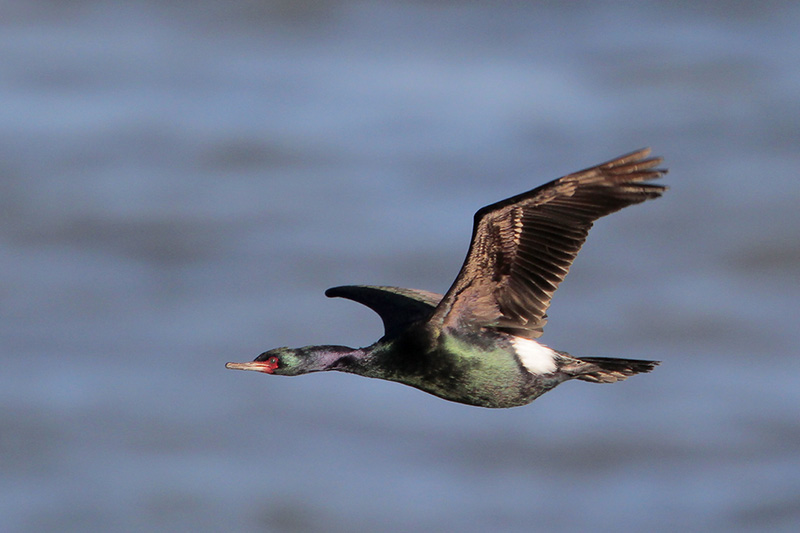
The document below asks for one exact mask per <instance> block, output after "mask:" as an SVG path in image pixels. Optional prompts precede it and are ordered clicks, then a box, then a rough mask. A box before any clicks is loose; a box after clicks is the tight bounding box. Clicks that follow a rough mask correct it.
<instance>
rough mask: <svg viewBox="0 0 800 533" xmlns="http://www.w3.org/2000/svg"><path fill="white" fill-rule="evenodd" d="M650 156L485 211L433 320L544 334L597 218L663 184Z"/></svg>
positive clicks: (626, 158) (614, 163)
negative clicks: (558, 295)
mask: <svg viewBox="0 0 800 533" xmlns="http://www.w3.org/2000/svg"><path fill="white" fill-rule="evenodd" d="M649 154H650V150H649V149H642V150H638V151H636V152H632V153H630V154H626V155H623V156H621V157H618V158H616V159H613V160H611V161H608V162H606V163H603V164H601V165H597V166H595V167H591V168H588V169H585V170H582V171H580V172H576V173H574V174H569V175H567V176H564V177H562V178H559V179H557V180H554V181H551V182H550V183H547V184H545V185H542V186H541V187H537V188H536V189H533V190H531V191H528V192H526V193H522V194H519V195H516V196H513V197H511V198H508V199H506V200H503V201H501V202H497V203H495V204H492V205H489V206H486V207H484V208H482V209H480V210H479V211H478V212H477V213H476V214H475V221H474V225H473V231H472V242H471V243H470V249H469V252H468V253H467V258H466V259H465V261H464V265H463V266H462V268H461V271H460V272H459V274H458V277H457V278H456V280H455V282H454V283H453V285H452V286H451V287H450V289H449V290H448V291H447V294H445V296H444V298H442V300H441V302H439V305H438V307H437V308H436V311H435V313H434V314H433V317H432V320H434V321H437V320H438V321H440V322H441V323H443V324H444V325H453V326H455V325H459V324H464V323H471V324H475V325H478V326H494V327H499V328H506V329H510V330H514V332H515V333H516V334H518V335H523V336H527V337H530V338H534V337H538V336H539V335H541V332H542V328H543V327H544V325H545V323H546V321H547V316H546V311H547V308H548V307H549V306H550V300H551V298H552V296H553V293H554V292H555V291H556V289H557V288H558V285H559V284H560V283H561V282H562V281H563V280H564V277H565V276H566V275H567V273H568V272H569V268H570V266H571V265H572V262H573V260H574V259H575V257H576V256H577V254H578V252H579V251H580V249H581V247H582V246H583V243H584V242H585V241H586V237H587V235H588V233H589V230H590V229H591V227H592V224H593V223H594V221H595V220H597V219H598V218H600V217H603V216H605V215H608V214H610V213H613V212H615V211H618V210H620V209H622V208H623V207H626V206H629V205H633V204H637V203H640V202H644V201H645V200H649V199H653V198H658V197H659V196H661V194H663V192H664V191H665V190H666V187H664V186H661V185H654V184H651V183H644V182H646V181H649V180H654V179H657V178H660V177H661V176H662V175H663V174H665V173H666V170H664V169H659V168H656V167H657V166H658V165H659V163H661V158H650V157H648V156H649Z"/></svg>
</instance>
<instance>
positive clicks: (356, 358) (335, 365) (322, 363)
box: [297, 345, 367, 372]
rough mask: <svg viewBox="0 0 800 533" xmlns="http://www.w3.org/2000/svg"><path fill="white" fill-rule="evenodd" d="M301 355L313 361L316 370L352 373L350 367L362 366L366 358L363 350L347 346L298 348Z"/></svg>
mask: <svg viewBox="0 0 800 533" xmlns="http://www.w3.org/2000/svg"><path fill="white" fill-rule="evenodd" d="M297 351H298V352H299V353H300V354H301V355H303V356H305V357H306V358H308V359H310V360H313V361H314V364H313V366H314V367H315V368H316V369H318V370H341V371H344V372H353V370H349V369H350V368H351V367H358V366H361V365H363V364H364V363H363V360H364V359H365V358H366V357H367V352H366V351H365V350H364V348H350V347H348V346H337V345H322V346H306V347H304V348H298V350H297Z"/></svg>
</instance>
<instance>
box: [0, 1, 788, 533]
mask: <svg viewBox="0 0 800 533" xmlns="http://www.w3.org/2000/svg"><path fill="white" fill-rule="evenodd" d="M798 28H800V3H797V2H790V1H785V2H780V1H776V2H709V3H700V4H699V5H698V4H697V3H695V2H671V3H669V4H668V3H656V2H653V3H642V2H631V3H599V2H598V3H594V2H543V3H539V2H531V3H477V2H336V1H320V2H312V1H303V2H292V1H273V2H267V1H255V0H251V1H245V0H233V1H230V2H211V1H198V2H177V1H175V2H113V1H80V2H48V1H30V0H28V1H21V0H16V1H14V0H11V1H5V2H2V3H0V207H1V208H2V212H1V215H0V216H1V217H2V224H0V399H1V401H2V411H0V469H1V470H2V475H0V522H1V523H2V529H3V531H15V532H17V531H18V532H41V531H59V532H65V531H80V532H84V531H103V530H105V531H122V530H127V531H132V530H139V531H168V530H173V531H174V530H184V531H223V530H225V531H244V532H249V531H276V532H302V531H326V532H330V531H333V532H345V531H348V532H349V531H381V532H400V531H464V532H482V531H533V530H538V529H541V530H549V531H558V530H575V531H578V530H583V531H588V530H593V531H620V530H625V529H627V530H631V531H658V530H661V531H676V530H679V529H683V530H704V531H726V532H728V531H765V530H770V531H796V530H797V527H798V524H800V407H798V406H800V378H799V376H800V354H798V345H800V333H799V332H800V328H798V325H797V320H798V312H799V311H800V309H798V300H799V299H800V290H799V287H800V243H799V242H798V237H799V236H800V211H799V210H798V201H800V175H798V174H799V172H800V96H799V95H800V61H798V55H797V53H798V52H797V51H798V50H800V31H798ZM648 145H649V146H653V147H654V149H655V153H657V154H659V155H663V156H665V157H666V162H665V166H668V167H669V168H670V170H671V172H670V174H669V175H668V176H667V178H666V179H665V180H664V181H665V182H666V183H668V184H669V185H670V186H671V187H672V188H671V190H670V191H669V193H668V194H667V195H665V197H664V198H663V199H661V200H659V201H657V202H650V203H647V204H645V205H642V206H636V207H632V208H630V209H627V210H625V211H624V212H622V213H619V214H616V215H614V216H612V217H610V218H608V219H605V220H603V221H601V222H600V223H598V224H597V225H596V227H595V229H594V230H593V232H592V235H591V236H590V238H589V241H588V243H587V245H586V247H585V248H584V250H583V252H582V253H581V255H580V257H579V258H578V261H577V262H576V264H575V266H574V269H573V271H572V274H571V275H570V276H569V277H568V278H567V281H566V282H565V283H564V284H563V285H562V287H561V289H560V290H559V291H558V293H557V295H556V298H555V300H554V305H553V306H552V307H551V309H550V323H549V325H548V327H547V329H546V331H545V336H544V337H543V340H544V342H546V343H547V344H549V345H551V346H553V347H557V348H559V349H563V350H567V351H569V352H572V353H575V354H584V355H607V356H619V357H640V358H652V359H660V360H663V365H662V366H661V367H659V368H658V369H657V370H656V371H655V372H654V373H652V374H650V375H646V376H639V377H636V378H633V379H631V380H629V381H626V382H625V383H622V384H617V385H613V386H612V385H609V386H601V385H591V384H586V383H581V382H574V383H567V384H565V385H562V386H561V387H559V388H558V389H557V390H556V391H554V392H551V393H549V394H547V395H545V396H544V397H542V398H540V399H539V400H537V401H536V402H535V403H534V404H532V405H530V406H526V407H522V408H515V409H511V410H499V411H498V410H486V409H479V408H473V407H467V406H462V405H457V404H451V403H448V402H445V401H443V400H440V399H438V398H435V397H433V396H429V395H426V394H424V393H421V392H419V391H417V390H414V389H411V388H408V387H403V386H401V385H398V384H394V383H388V382H380V381H374V380H368V379H364V378H360V377H357V376H350V375H345V374H338V373H327V374H316V375H312V376H305V377H300V378H278V377H269V376H264V375H260V374H255V373H242V372H231V371H226V370H225V369H224V366H223V365H224V364H225V362H226V361H246V360H250V359H252V358H253V357H255V356H256V355H257V354H258V353H260V352H261V351H263V350H265V349H268V348H273V347H276V346H282V345H289V346H296V345H305V344H317V343H332V344H348V345H354V346H364V345H367V344H369V343H371V342H373V341H374V340H375V339H377V338H378V337H379V336H380V335H381V333H382V330H381V325H380V321H379V319H378V317H377V316H376V315H374V314H373V313H372V312H371V311H369V310H368V309H367V308H364V307H361V306H359V305H357V304H355V303H352V302H347V301H343V300H336V301H334V300H327V299H326V298H324V296H323V291H324V290H325V289H326V288H327V287H330V286H334V285H339V284H348V283H372V284H387V285H400V286H409V287H417V288H423V289H428V290H433V291H437V292H444V291H446V289H447V288H448V286H449V284H450V282H451V281H452V280H453V278H454V276H455V274H456V272H457V270H458V268H459V267H460V265H461V262H462V260H463V257H464V254H465V252H466V249H467V245H468V238H469V235H470V230H471V223H472V215H473V213H474V212H475V211H476V210H477V209H478V208H480V207H482V206H483V205H486V204H488V203H491V202H494V201H497V200H500V199H503V198H505V197H507V196H510V195H513V194H516V193H519V192H522V191H524V190H527V189H530V188H533V187H535V186H537V185H540V184H542V183H544V182H545V181H548V180H550V179H552V178H555V177H557V176H559V175H562V174H565V173H568V172H571V171H575V170H578V169H581V168H584V167H587V166H590V165H593V164H595V163H599V162H601V161H604V160H606V159H610V158H612V157H614V156H617V155H619V154H621V153H624V152H627V151H630V150H634V149H637V148H640V147H642V146H648Z"/></svg>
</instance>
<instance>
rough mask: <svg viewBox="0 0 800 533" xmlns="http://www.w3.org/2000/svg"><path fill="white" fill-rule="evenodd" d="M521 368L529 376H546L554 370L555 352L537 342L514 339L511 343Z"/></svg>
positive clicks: (519, 338) (520, 338)
mask: <svg viewBox="0 0 800 533" xmlns="http://www.w3.org/2000/svg"><path fill="white" fill-rule="evenodd" d="M511 344H512V345H513V346H514V351H516V352H517V357H519V360H520V361H521V362H522V366H524V367H525V368H527V369H528V372H530V373H531V374H547V373H550V372H554V371H555V370H556V352H555V351H553V350H551V349H550V348H548V347H547V346H545V345H544V344H539V343H538V342H536V341H534V340H531V339H525V338H522V337H514V340H512V341H511Z"/></svg>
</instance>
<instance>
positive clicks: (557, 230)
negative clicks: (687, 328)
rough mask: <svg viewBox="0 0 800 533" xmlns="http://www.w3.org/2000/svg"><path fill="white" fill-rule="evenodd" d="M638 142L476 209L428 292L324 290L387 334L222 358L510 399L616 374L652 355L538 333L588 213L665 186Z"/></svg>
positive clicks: (493, 401) (275, 369) (460, 396)
mask: <svg viewBox="0 0 800 533" xmlns="http://www.w3.org/2000/svg"><path fill="white" fill-rule="evenodd" d="M649 154H650V150H649V149H643V150H639V151H636V152H633V153H630V154H627V155H623V156H621V157H618V158H617V159H614V160H611V161H608V162H607V163H603V164H601V165H597V166H595V167H591V168H588V169H586V170H582V171H580V172H576V173H574V174H569V175H567V176H564V177H562V178H559V179H557V180H554V181H551V182H550V183H547V184H545V185H542V186H541V187H537V188H535V189H533V190H531V191H528V192H525V193H522V194H519V195H517V196H513V197H511V198H508V199H506V200H503V201H501V202H497V203H495V204H492V205H489V206H486V207H484V208H483V209H480V210H479V211H478V212H477V213H476V214H475V219H474V226H473V230H472V242H471V244H470V247H469V251H468V253H467V258H466V260H465V261H464V265H463V266H462V267H461V271H460V272H459V273H458V276H457V277H456V280H455V281H454V282H453V285H452V286H451V287H450V289H449V290H448V291H447V293H446V294H445V295H444V296H441V295H439V294H435V293H432V292H427V291H422V290H416V289H401V288H398V287H376V286H367V285H350V286H343V287H334V288H332V289H328V290H327V291H326V292H325V295H326V296H329V297H335V296H339V297H342V298H348V299H350V300H354V301H356V302H359V303H361V304H364V305H366V306H367V307H369V308H371V309H372V310H374V311H375V312H376V313H378V314H379V315H380V317H381V319H383V325H384V328H385V334H384V336H383V337H381V338H380V339H379V340H378V341H377V342H376V343H375V344H373V345H371V346H367V347H366V348H355V349H354V348H348V347H345V346H306V347H303V348H275V349H273V350H269V351H267V352H264V353H262V354H261V355H259V356H258V357H257V358H256V359H255V360H254V361H253V362H250V363H228V364H227V365H226V367H227V368H232V369H237V370H256V371H259V372H264V373H266V374H278V375H284V376H297V375H300V374H307V373H309V372H319V371H323V370H338V371H340V372H350V373H353V374H360V375H362V376H367V377H372V378H380V379H385V380H389V381H397V382H400V383H404V384H406V385H410V386H412V387H416V388H418V389H421V390H423V391H425V392H429V393H431V394H434V395H436V396H439V397H440V398H444V399H446V400H451V401H454V402H460V403H465V404H470V405H477V406H482V407H514V406H518V405H525V404H527V403H530V402H532V401H533V400H534V399H536V398H537V397H539V396H541V395H542V394H544V393H545V392H547V391H549V390H550V389H552V388H554V387H555V386H556V385H558V384H559V383H562V382H564V381H567V380H569V379H573V378H574V379H580V380H583V381H589V382H592V383H614V382H616V381H621V380H624V379H625V378H627V377H629V376H632V375H634V374H639V373H641V372H650V371H651V370H652V369H653V367H655V365H657V364H658V363H659V362H658V361H644V360H638V359H616V358H609V357H576V356H573V355H570V354H568V353H567V352H562V351H559V350H554V349H551V348H548V347H547V346H545V345H543V344H540V343H538V342H537V341H536V340H535V339H536V338H537V337H539V336H540V335H541V334H542V327H543V326H544V325H545V322H546V321H547V315H546V314H545V312H546V311H547V308H548V307H549V306H550V299H551V298H552V296H553V293H554V292H555V290H556V288H558V284H559V283H561V281H562V280H563V279H564V277H565V276H566V275H567V272H568V271H569V268H570V265H571V264H572V261H573V260H574V259H575V256H576V255H577V254H578V251H579V250H580V248H581V246H582V245H583V243H584V241H585V240H586V236H587V234H588V232H589V229H590V228H591V227H592V223H593V222H594V221H595V220H597V219H598V218H600V217H602V216H605V215H608V214H610V213H613V212H615V211H618V210H620V209H622V208H623V207H626V206H629V205H633V204H638V203H640V202H643V201H645V200H649V199H652V198H658V197H659V196H661V194H662V193H663V192H664V191H665V190H666V187H664V186H661V185H653V184H651V183H645V182H646V181H649V180H654V179H656V178H660V177H661V176H662V175H663V174H665V173H666V170H664V169H659V168H656V167H657V166H658V164H659V163H661V158H655V157H648V156H649Z"/></svg>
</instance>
